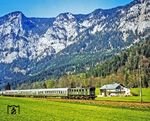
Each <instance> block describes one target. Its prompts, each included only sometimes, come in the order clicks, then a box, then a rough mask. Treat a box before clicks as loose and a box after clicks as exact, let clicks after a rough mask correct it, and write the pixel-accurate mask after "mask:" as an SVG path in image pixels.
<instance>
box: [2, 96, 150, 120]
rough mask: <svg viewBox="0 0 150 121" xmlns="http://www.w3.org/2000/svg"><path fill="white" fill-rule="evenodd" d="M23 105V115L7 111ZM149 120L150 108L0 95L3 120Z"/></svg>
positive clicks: (21, 108) (21, 110) (21, 109)
mask: <svg viewBox="0 0 150 121" xmlns="http://www.w3.org/2000/svg"><path fill="white" fill-rule="evenodd" d="M7 105H20V114H16V115H12V114H7ZM135 120H136V121H150V109H149V108H148V109H147V108H146V109H140V108H138V107H137V108H134V109H132V108H121V107H109V106H102V105H90V104H82V103H69V102H57V101H50V100H48V99H42V98H41V99H37V98H19V97H3V96H0V121H135Z"/></svg>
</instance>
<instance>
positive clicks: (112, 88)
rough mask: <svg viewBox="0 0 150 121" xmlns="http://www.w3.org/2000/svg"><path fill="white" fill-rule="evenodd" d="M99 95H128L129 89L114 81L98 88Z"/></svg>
mask: <svg viewBox="0 0 150 121" xmlns="http://www.w3.org/2000/svg"><path fill="white" fill-rule="evenodd" d="M100 95H101V96H130V95H131V93H130V89H128V88H126V87H124V86H123V85H122V84H118V83H114V84H107V85H104V86H102V87H101V88H100Z"/></svg>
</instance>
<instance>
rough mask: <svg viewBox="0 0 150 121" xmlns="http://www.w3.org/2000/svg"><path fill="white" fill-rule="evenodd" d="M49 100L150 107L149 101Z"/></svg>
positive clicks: (53, 99)
mask: <svg viewBox="0 0 150 121" xmlns="http://www.w3.org/2000/svg"><path fill="white" fill-rule="evenodd" d="M47 100H49V101H57V102H69V103H81V104H90V105H99V106H112V107H127V108H147V109H150V102H143V103H140V102H127V101H99V100H74V99H59V98H48V99H47Z"/></svg>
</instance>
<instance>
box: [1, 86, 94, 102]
mask: <svg viewBox="0 0 150 121" xmlns="http://www.w3.org/2000/svg"><path fill="white" fill-rule="evenodd" d="M0 95H3V96H14V97H60V98H65V99H95V98H96V96H95V87H87V88H50V89H27V90H5V91H0Z"/></svg>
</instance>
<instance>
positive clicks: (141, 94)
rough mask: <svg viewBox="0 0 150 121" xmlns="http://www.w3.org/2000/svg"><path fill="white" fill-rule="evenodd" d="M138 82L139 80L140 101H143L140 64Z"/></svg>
mask: <svg viewBox="0 0 150 121" xmlns="http://www.w3.org/2000/svg"><path fill="white" fill-rule="evenodd" d="M139 82H140V102H141V103H142V102H143V99H142V80H141V66H140V65H139Z"/></svg>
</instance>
